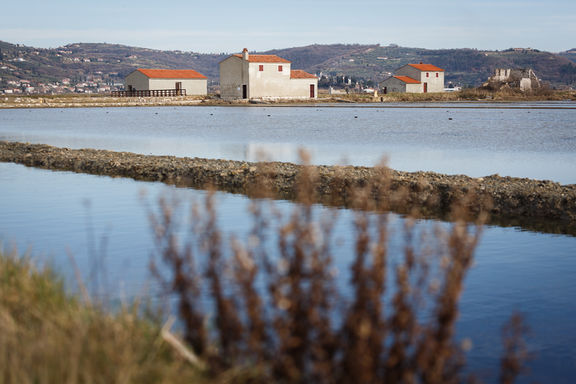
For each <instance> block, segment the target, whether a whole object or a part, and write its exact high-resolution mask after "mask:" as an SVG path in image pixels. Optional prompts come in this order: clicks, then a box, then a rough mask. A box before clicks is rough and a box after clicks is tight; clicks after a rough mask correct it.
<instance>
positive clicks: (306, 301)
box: [150, 159, 526, 384]
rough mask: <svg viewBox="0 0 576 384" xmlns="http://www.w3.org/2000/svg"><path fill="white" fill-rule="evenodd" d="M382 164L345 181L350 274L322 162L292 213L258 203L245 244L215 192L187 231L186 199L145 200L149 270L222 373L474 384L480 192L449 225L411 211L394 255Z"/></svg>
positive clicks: (516, 338)
mask: <svg viewBox="0 0 576 384" xmlns="http://www.w3.org/2000/svg"><path fill="white" fill-rule="evenodd" d="M305 160H306V159H304V163H306V161H305ZM262 174H265V172H262ZM387 175H388V172H386V169H385V168H382V169H381V172H380V173H379V174H378V176H377V177H374V179H372V180H369V181H368V182H367V183H365V184H364V185H362V186H358V187H356V188H354V189H353V190H352V191H351V192H350V194H351V196H350V197H351V198H352V199H354V200H355V201H356V202H357V203H356V204H355V206H356V207H358V209H357V210H356V211H355V213H354V219H353V223H352V227H353V228H354V235H355V236H354V237H355V245H354V250H353V251H352V254H351V255H350V257H349V259H350V260H351V262H350V269H349V271H348V274H347V275H348V276H349V281H347V282H346V284H342V281H341V278H340V277H339V276H341V275H346V274H343V273H342V271H335V264H334V248H335V247H337V246H338V239H336V238H335V236H334V225H335V223H336V222H337V220H338V211H337V210H333V209H332V210H331V209H327V210H325V211H324V212H319V210H318V209H317V207H315V205H314V204H313V202H314V201H317V200H316V198H317V196H315V193H316V190H317V188H316V183H317V175H316V174H315V172H314V168H313V167H309V166H305V167H303V168H302V171H301V172H300V174H299V175H298V176H297V183H296V185H297V187H296V190H295V194H296V201H297V202H298V203H297V204H295V205H294V208H293V210H292V212H290V213H289V214H286V213H285V212H284V213H282V212H281V211H280V210H278V209H276V208H275V206H274V204H273V203H272V202H271V201H270V200H266V199H259V200H258V199H256V200H254V201H253V202H252V206H251V215H252V217H253V227H252V230H251V232H250V235H249V236H248V238H247V239H246V240H245V241H241V240H239V239H236V238H232V239H229V240H228V239H226V238H225V236H224V234H223V233H222V232H221V230H220V229H219V227H218V225H217V214H216V204H215V198H214V193H209V194H208V195H207V197H206V199H205V201H204V202H203V204H195V205H194V208H193V210H192V214H191V217H192V222H193V223H194V225H193V228H192V229H191V230H190V231H189V232H188V233H187V234H186V235H185V236H184V238H182V232H181V231H180V229H178V226H177V225H176V223H177V219H176V217H178V213H179V212H181V210H182V206H181V205H180V204H181V202H178V201H174V200H168V199H166V198H163V199H161V200H160V203H159V205H158V208H157V209H156V210H151V211H150V217H151V222H152V224H153V229H154V233H155V238H156V244H157V247H158V253H157V255H156V257H155V258H154V259H153V260H152V268H153V271H154V272H155V274H156V276H157V277H158V278H159V279H160V281H161V282H162V283H163V286H164V287H165V288H166V292H167V294H168V295H170V297H171V298H174V300H176V301H177V303H178V304H177V308H178V314H179V316H180V319H181V324H182V325H183V332H184V335H185V340H186V341H187V342H188V345H189V347H190V348H191V349H192V351H193V352H194V354H195V355H197V356H198V357H199V359H201V360H202V361H203V362H204V363H205V364H206V365H205V366H206V369H207V371H208V372H210V374H211V375H213V377H215V378H222V377H227V378H228V379H230V378H233V381H237V382H286V383H307V382H314V383H350V382H355V383H380V382H385V383H429V384H434V383H463V382H478V381H477V380H476V379H475V378H474V377H473V376H471V375H470V373H469V372H468V371H467V369H466V351H465V349H464V346H465V345H466V343H464V346H463V344H462V343H461V342H460V341H459V340H457V339H456V336H455V325H456V321H457V318H458V313H459V300H460V296H461V293H462V289H463V283H464V281H465V278H466V275H467V272H468V271H469V269H470V267H471V265H472V263H473V260H474V251H475V248H476V246H477V244H478V241H479V239H480V236H481V233H482V224H483V221H484V220H485V219H486V217H485V215H479V216H478V215H476V216H475V217H476V218H477V219H476V221H475V222H470V221H467V220H469V217H471V216H470V215H468V212H467V209H466V207H469V206H470V200H473V199H475V198H476V196H471V195H468V196H465V197H464V198H463V199H461V200H460V201H459V203H457V204H455V205H454V206H453V207H452V222H451V224H450V225H448V226H446V225H437V226H436V227H434V228H433V229H431V230H430V231H421V230H419V229H417V226H416V225H415V219H414V218H412V217H410V215H408V216H407V217H406V219H405V221H404V222H405V225H404V229H403V234H402V235H403V239H404V248H403V251H401V252H398V253H391V250H390V245H389V239H390V237H391V234H390V223H389V219H390V214H388V213H386V211H385V206H383V202H386V201H390V200H391V199H396V200H398V199H401V198H402V196H399V195H398V194H399V193H400V192H398V191H395V192H393V193H394V196H393V197H390V196H387V197H386V196H385V195H386V194H391V193H392V192H391V191H390V189H389V179H388V176H387ZM268 184H270V183H266V182H262V183H261V186H265V185H268ZM262 188H264V187H262ZM261 192H262V195H263V196H266V195H267V193H266V192H265V191H264V190H262V191H261ZM414 214H415V215H416V214H417V212H414ZM395 235H397V234H395ZM509 329H510V331H508V332H507V333H506V335H505V338H504V341H505V343H506V344H505V348H504V352H505V355H504V356H503V357H502V366H501V374H500V377H501V380H500V381H501V382H502V383H511V382H513V381H514V380H515V378H516V377H517V376H518V375H519V374H520V373H521V369H520V368H521V366H522V364H523V362H524V360H525V358H526V355H525V354H524V350H523V348H522V346H523V341H522V337H523V332H522V330H523V328H522V323H521V318H520V317H516V318H514V322H513V325H512V326H511V328H509Z"/></svg>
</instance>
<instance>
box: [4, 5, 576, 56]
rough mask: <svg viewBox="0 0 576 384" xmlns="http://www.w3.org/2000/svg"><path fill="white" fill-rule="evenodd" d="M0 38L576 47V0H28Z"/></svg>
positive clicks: (210, 46) (251, 45) (187, 44)
mask: <svg viewBox="0 0 576 384" xmlns="http://www.w3.org/2000/svg"><path fill="white" fill-rule="evenodd" d="M0 11H1V13H2V16H1V18H0V40H4V41H7V42H10V43H15V44H16V43H20V44H25V45H29V46H35V47H44V48H48V47H58V46H61V45H65V44H69V43H77V42H107V43H118V44H126V45H133V46H139V47H146V48H156V49H170V50H182V51H195V52H202V53H211V52H226V53H230V52H238V51H240V50H241V49H242V48H244V47H247V48H248V49H250V50H257V51H263V50H268V49H274V48H289V47H296V46H303V45H309V44H330V43H360V44H376V43H380V44H382V45H387V44H390V43H395V44H399V45H402V46H407V47H421V48H478V49H506V48H510V47H531V48H537V49H541V50H547V51H552V52H558V51H564V50H567V49H570V48H576V0H548V1H540V0H538V1H536V0H501V1H493V0H434V1H430V0H399V1H388V0H355V1H342V0H307V1H305V0H292V1H274V0H249V1H233V0H219V1H209V0H203V1H194V0H165V1H158V0H139V1H128V0H98V1H90V2H89V3H88V2H85V1H82V0H80V1H79V0H54V1H47V0H29V1H17V0H14V1H5V2H3V4H2V5H1V6H0Z"/></svg>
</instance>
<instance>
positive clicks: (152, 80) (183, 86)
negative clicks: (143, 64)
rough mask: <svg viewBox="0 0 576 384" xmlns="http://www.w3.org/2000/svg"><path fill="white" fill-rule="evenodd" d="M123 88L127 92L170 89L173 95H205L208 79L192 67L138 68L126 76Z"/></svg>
mask: <svg viewBox="0 0 576 384" xmlns="http://www.w3.org/2000/svg"><path fill="white" fill-rule="evenodd" d="M125 89H126V91H127V92H129V93H130V92H134V93H136V92H137V91H155V92H156V93H158V94H160V91H171V93H173V94H175V95H179V94H180V95H187V96H192V95H199V96H205V95H207V94H208V79H207V78H206V76H204V75H202V74H200V73H198V72H196V71H194V70H192V69H143V68H139V69H137V70H135V71H133V72H131V73H130V74H129V75H128V76H126V86H125ZM172 91H173V92H172ZM141 93H143V92H141ZM151 95H153V94H151Z"/></svg>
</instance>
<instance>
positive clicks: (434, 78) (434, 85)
mask: <svg viewBox="0 0 576 384" xmlns="http://www.w3.org/2000/svg"><path fill="white" fill-rule="evenodd" d="M380 89H381V90H382V92H383V93H389V92H400V93H427V92H444V70H443V69H442V68H438V67H437V66H435V65H432V64H422V63H420V64H406V65H405V66H403V67H400V68H398V69H397V70H396V75H395V76H392V77H390V78H388V79H386V80H384V81H383V82H382V83H380Z"/></svg>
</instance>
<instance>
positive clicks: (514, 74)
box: [483, 68, 541, 91]
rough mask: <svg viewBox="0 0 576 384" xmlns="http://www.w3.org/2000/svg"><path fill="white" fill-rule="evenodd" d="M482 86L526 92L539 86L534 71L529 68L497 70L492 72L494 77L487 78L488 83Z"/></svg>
mask: <svg viewBox="0 0 576 384" xmlns="http://www.w3.org/2000/svg"><path fill="white" fill-rule="evenodd" d="M483 86H484V87H488V88H492V89H501V88H519V89H520V90H521V91H526V90H529V89H533V88H539V87H540V86H541V84H540V80H539V79H538V77H537V76H536V74H535V73H534V71H533V70H532V69H530V68H523V69H510V68H506V69H505V68H497V69H496V70H494V75H492V76H491V77H490V78H488V81H487V82H486V83H484V84H483Z"/></svg>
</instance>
